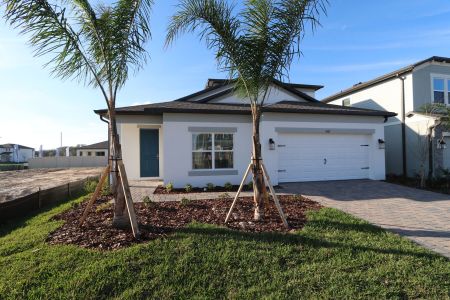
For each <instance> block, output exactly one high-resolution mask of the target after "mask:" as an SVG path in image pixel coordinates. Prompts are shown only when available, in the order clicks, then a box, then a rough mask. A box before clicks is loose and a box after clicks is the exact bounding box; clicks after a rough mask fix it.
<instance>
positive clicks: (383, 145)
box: [378, 139, 386, 149]
mask: <svg viewBox="0 0 450 300" xmlns="http://www.w3.org/2000/svg"><path fill="white" fill-rule="evenodd" d="M385 147H386V142H385V141H384V140H383V139H378V149H384V148H385Z"/></svg>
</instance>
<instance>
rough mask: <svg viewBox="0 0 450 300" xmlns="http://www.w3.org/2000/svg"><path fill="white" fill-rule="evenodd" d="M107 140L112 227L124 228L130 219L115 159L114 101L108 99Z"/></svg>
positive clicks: (117, 149)
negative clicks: (112, 199)
mask: <svg viewBox="0 0 450 300" xmlns="http://www.w3.org/2000/svg"><path fill="white" fill-rule="evenodd" d="M109 104H110V106H109V107H110V109H109V112H108V114H109V128H108V133H109V140H110V149H109V150H110V158H111V160H110V164H111V191H112V192H113V196H114V217H113V221H112V225H113V227H117V228H124V227H128V226H130V221H129V219H128V218H127V214H126V204H125V195H124V193H123V189H122V185H121V179H120V175H119V170H118V167H117V160H118V159H122V150H121V147H120V143H119V136H118V134H117V123H116V112H115V101H114V99H111V100H110V101H109Z"/></svg>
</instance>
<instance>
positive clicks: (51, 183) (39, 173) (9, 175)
mask: <svg viewBox="0 0 450 300" xmlns="http://www.w3.org/2000/svg"><path fill="white" fill-rule="evenodd" d="M102 169H103V168H70V169H28V170H20V171H6V172H0V183H1V184H0V202H6V201H10V200H13V199H16V198H19V197H23V196H26V195H29V194H32V193H35V192H37V191H38V190H39V188H41V190H45V189H49V188H53V187H56V186H60V185H63V184H67V183H69V182H74V181H78V180H82V179H85V178H88V177H96V176H99V175H100V173H101V172H102Z"/></svg>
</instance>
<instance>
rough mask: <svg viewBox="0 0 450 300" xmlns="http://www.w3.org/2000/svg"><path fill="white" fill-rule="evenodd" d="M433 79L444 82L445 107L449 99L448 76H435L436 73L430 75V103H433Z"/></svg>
mask: <svg viewBox="0 0 450 300" xmlns="http://www.w3.org/2000/svg"><path fill="white" fill-rule="evenodd" d="M434 79H442V80H444V103H443V104H446V105H449V104H450V99H449V98H448V94H449V92H450V87H449V85H448V82H449V81H450V75H446V74H437V73H431V74H430V86H431V89H430V90H431V103H436V102H434V91H435V89H434Z"/></svg>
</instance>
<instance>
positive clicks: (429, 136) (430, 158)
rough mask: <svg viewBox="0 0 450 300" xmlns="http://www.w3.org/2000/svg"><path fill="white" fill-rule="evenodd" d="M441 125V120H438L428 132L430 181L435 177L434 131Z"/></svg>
mask: <svg viewBox="0 0 450 300" xmlns="http://www.w3.org/2000/svg"><path fill="white" fill-rule="evenodd" d="M439 125H440V122H439V121H438V122H436V123H435V124H434V125H433V126H431V127H430V129H429V133H428V181H431V180H432V179H433V173H434V164H433V131H434V129H435V128H436V127H437V126H439Z"/></svg>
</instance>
